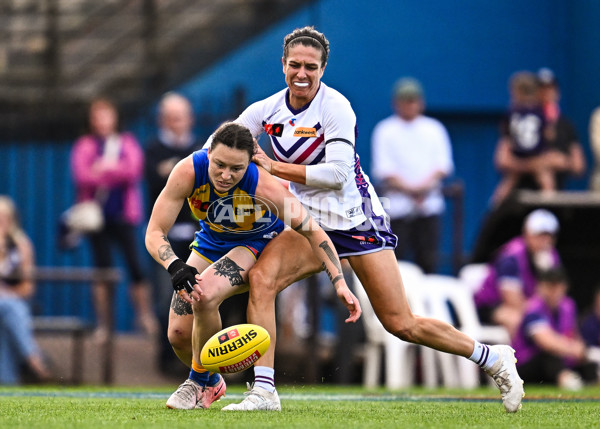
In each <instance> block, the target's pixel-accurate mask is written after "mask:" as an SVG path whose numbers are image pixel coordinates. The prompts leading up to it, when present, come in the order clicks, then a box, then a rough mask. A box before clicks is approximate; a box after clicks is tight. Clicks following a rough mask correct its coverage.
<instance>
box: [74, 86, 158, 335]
mask: <svg viewBox="0 0 600 429" xmlns="http://www.w3.org/2000/svg"><path fill="white" fill-rule="evenodd" d="M88 120H89V128H90V133H89V134H86V135H83V136H81V137H80V138H79V139H78V140H77V141H76V142H75V145H74V146H73V149H72V151H71V170H72V174H73V179H74V182H75V187H76V192H77V201H78V202H82V201H88V200H92V199H95V200H96V201H98V203H99V204H100V205H101V207H102V212H103V216H104V225H103V226H102V227H101V228H100V229H99V230H98V231H96V232H93V233H90V234H89V239H90V244H91V247H92V253H93V257H94V263H95V266H96V267H97V268H109V267H110V266H112V265H113V261H112V255H113V251H112V246H113V245H117V246H118V247H120V249H121V250H122V252H123V256H124V257H125V260H126V262H127V268H128V269H129V273H130V276H131V298H132V301H133V305H134V306H135V307H136V310H137V324H138V326H139V327H140V328H141V329H142V330H143V331H145V332H146V333H149V334H155V333H156V332H157V328H158V324H157V322H156V317H155V316H154V313H153V312H152V307H151V305H150V293H149V286H148V282H147V280H146V278H145V275H144V272H143V270H142V267H141V264H140V259H139V252H138V249H137V247H136V242H137V240H136V228H137V226H138V225H139V224H140V222H141V221H142V216H143V214H144V211H143V207H142V194H141V180H142V178H143V174H144V153H143V151H142V148H141V147H140V145H139V143H138V141H137V140H136V138H135V137H134V136H133V134H131V133H126V132H119V131H118V111H117V108H116V106H115V104H114V103H113V102H111V101H110V100H108V99H106V98H98V99H95V100H93V101H92V103H91V104H90V108H89V117H88ZM106 286H107V285H106V284H105V283H104V282H102V281H98V282H96V283H95V284H94V285H93V296H94V306H95V310H96V317H97V320H98V329H97V332H96V334H97V338H98V339H99V340H103V339H105V338H106V334H107V329H108V326H109V324H108V323H109V320H108V318H109V314H110V307H109V306H110V304H111V303H110V302H109V297H108V288H107V287H106Z"/></svg>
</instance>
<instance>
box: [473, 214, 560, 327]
mask: <svg viewBox="0 0 600 429" xmlns="http://www.w3.org/2000/svg"><path fill="white" fill-rule="evenodd" d="M558 230H559V224H558V219H557V218H556V216H554V215H553V214H552V213H551V212H549V211H548V210H544V209H537V210H534V211H533V212H531V213H529V214H528V215H527V217H526V218H525V221H524V223H523V233H522V234H521V235H520V236H518V237H515V238H513V239H512V240H510V241H509V242H508V243H506V244H505V245H504V246H502V247H501V248H500V249H499V250H498V253H497V256H496V257H495V259H494V260H493V262H492V263H490V264H489V266H490V270H489V274H488V276H487V277H486V279H485V280H484V282H483V285H482V286H481V288H480V289H479V291H477V292H476V293H475V303H476V305H477V311H478V313H479V317H480V319H481V321H482V322H483V323H487V324H495V325H502V326H504V327H505V328H506V329H507V330H508V332H509V333H510V334H511V335H513V334H514V333H515V332H516V329H517V327H518V326H519V323H520V322H521V317H522V315H523V311H524V309H525V303H526V301H527V299H528V298H530V297H531V296H532V295H533V294H534V292H535V286H536V283H537V278H536V277H537V272H538V271H539V270H540V269H548V268H550V267H555V266H558V265H560V257H559V255H558V252H557V251H556V248H555V243H556V236H557V233H558Z"/></svg>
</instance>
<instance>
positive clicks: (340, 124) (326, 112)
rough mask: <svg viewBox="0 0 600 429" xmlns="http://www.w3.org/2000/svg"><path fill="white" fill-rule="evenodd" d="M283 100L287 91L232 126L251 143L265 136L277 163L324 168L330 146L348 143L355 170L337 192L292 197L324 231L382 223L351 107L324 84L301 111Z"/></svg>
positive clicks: (302, 188)
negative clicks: (244, 129) (360, 153)
mask: <svg viewBox="0 0 600 429" xmlns="http://www.w3.org/2000/svg"><path fill="white" fill-rule="evenodd" d="M287 94H288V89H287V88H286V89H283V90H281V91H279V92H277V93H276V94H274V95H272V96H271V97H268V98H266V99H264V100H261V101H258V102H256V103H254V104H252V105H251V106H249V107H248V108H247V109H246V110H245V111H244V112H243V113H242V114H241V115H240V116H239V117H238V118H237V119H236V122H238V123H241V124H243V125H245V126H246V127H248V128H249V129H250V131H251V132H252V135H253V136H254V137H258V136H259V135H260V134H262V133H263V132H266V133H267V134H268V136H269V139H270V142H271V145H272V148H273V154H274V156H275V159H277V160H278V161H282V162H287V163H293V164H303V165H315V164H319V163H323V162H325V146H326V145H327V144H328V143H331V142H344V143H346V144H347V146H348V150H350V151H352V152H353V154H354V168H353V171H352V173H351V174H349V175H348V178H347V179H346V182H345V183H344V185H343V187H342V189H341V190H333V189H325V188H315V187H312V186H306V185H302V184H298V183H290V191H291V192H292V193H293V194H294V195H295V196H296V197H297V198H298V199H299V200H300V201H301V202H302V203H303V204H304V206H305V207H306V208H307V209H308V210H309V211H310V213H311V215H312V216H313V217H314V218H315V220H317V222H319V224H320V225H321V226H322V227H324V228H326V229H336V230H347V229H350V228H354V227H356V226H357V225H360V224H362V223H364V222H365V221H367V220H368V219H373V218H375V219H382V218H384V217H385V212H384V210H383V208H382V206H381V203H380V201H379V199H378V198H377V195H376V194H375V191H374V189H373V186H372V185H371V183H370V182H369V178H368V177H367V175H366V174H364V172H363V171H362V169H361V167H360V160H359V157H358V155H357V154H356V151H355V140H356V115H355V114H354V111H353V110H352V107H351V106H350V102H349V101H348V100H347V99H346V98H345V97H344V96H343V95H342V94H340V93H339V92H338V91H336V90H335V89H332V88H330V87H328V86H326V85H325V84H324V83H323V82H321V86H320V87H319V90H318V92H317V94H316V96H315V98H314V99H313V100H312V101H311V102H310V103H309V104H307V105H306V106H304V107H303V108H301V109H300V110H295V109H293V108H292V107H291V106H290V105H289V103H288V102H287V99H288V97H287ZM367 223H370V222H367Z"/></svg>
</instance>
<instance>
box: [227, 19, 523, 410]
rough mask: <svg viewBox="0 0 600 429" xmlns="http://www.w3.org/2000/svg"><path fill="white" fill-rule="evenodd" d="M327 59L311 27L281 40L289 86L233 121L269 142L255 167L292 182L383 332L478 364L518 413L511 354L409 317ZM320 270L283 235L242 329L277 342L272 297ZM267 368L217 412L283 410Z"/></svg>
mask: <svg viewBox="0 0 600 429" xmlns="http://www.w3.org/2000/svg"><path fill="white" fill-rule="evenodd" d="M328 55H329V42H328V40H327V39H326V38H325V36H324V35H323V34H322V33H320V32H318V31H316V30H315V29H314V28H313V27H304V28H300V29H296V30H294V31H293V32H292V33H290V34H288V35H287V36H286V37H285V38H284V42H283V57H282V65H283V73H284V75H285V82H286V84H287V87H286V88H284V89H282V90H281V91H279V92H277V93H276V94H274V95H272V96H270V97H268V98H266V99H264V100H261V101H258V102H256V103H254V104H252V105H251V106H249V107H248V108H247V109H246V110H245V111H244V112H242V114H241V115H240V116H239V117H238V118H237V119H236V120H235V122H237V123H240V124H242V125H244V126H246V127H248V128H249V129H250V131H251V132H252V135H253V136H254V137H258V136H259V135H260V134H261V133H263V132H266V133H267V134H268V137H269V140H270V142H271V145H272V148H273V154H274V158H275V160H272V159H270V158H268V157H267V156H266V155H265V154H264V153H263V152H260V153H258V154H257V155H256V156H255V157H254V161H255V162H257V163H259V164H260V165H261V166H262V167H264V168H265V170H267V171H268V172H270V173H271V174H273V175H275V176H277V177H280V178H282V179H286V180H289V181H290V182H291V183H290V191H291V192H292V193H293V194H294V195H295V196H296V197H297V198H298V199H299V200H300V201H301V202H302V204H303V205H304V206H305V207H306V208H307V209H308V211H309V213H310V214H311V215H312V217H313V218H314V219H315V220H316V221H317V222H318V223H319V224H320V225H321V226H322V227H323V228H324V229H325V230H326V231H327V234H328V235H329V237H330V238H331V240H332V242H333V244H334V245H335V247H336V250H337V253H338V255H339V256H340V257H341V258H347V260H348V261H349V263H350V265H351V266H352V268H353V270H354V272H355V273H356V275H357V276H358V278H359V280H360V282H361V283H362V286H363V287H364V288H365V289H366V292H367V294H368V296H369V299H370V301H371V304H372V305H373V308H374V310H375V313H376V314H377V316H378V317H379V320H380V321H381V323H382V324H383V326H384V327H385V328H386V329H387V330H388V331H389V332H391V333H392V334H394V335H396V336H397V337H398V338H400V339H402V340H404V341H409V342H411V343H416V344H421V345H425V346H429V347H432V348H434V349H436V350H440V351H443V352H447V353H452V354H455V355H460V356H464V357H466V358H468V359H470V360H472V361H473V362H475V363H477V364H479V365H480V366H481V367H482V368H483V369H484V370H485V371H486V372H487V373H488V374H490V375H491V376H492V377H493V378H494V380H495V381H496V384H497V385H498V387H499V389H500V391H501V393H502V400H503V403H504V407H505V408H506V410H507V411H509V412H516V411H517V410H518V409H519V407H520V405H521V398H522V397H523V394H524V392H523V382H522V380H521V379H520V378H519V375H518V373H517V370H516V367H515V357H514V350H512V348H510V347H509V346H505V345H499V346H487V345H483V344H480V343H479V342H476V341H474V340H473V339H471V338H470V337H468V336H467V335H465V334H463V333H461V332H459V331H458V330H456V329H455V328H454V327H452V326H451V325H449V324H447V323H444V322H441V321H439V320H436V319H432V318H426V317H420V316H415V315H414V314H413V313H412V312H411V310H410V307H409V305H408V301H407V298H406V294H405V292H404V286H403V284H402V278H401V275H400V271H399V269H398V264H397V262H396V258H395V256H394V251H393V249H394V247H395V245H396V240H397V238H396V236H395V235H393V234H392V232H391V231H390V228H389V225H388V221H387V217H386V214H385V212H384V210H383V208H382V205H381V203H380V201H379V199H378V197H377V195H376V194H375V192H374V190H373V187H372V185H371V183H370V182H369V178H368V177H367V176H366V175H365V174H364V173H363V171H362V169H361V166H360V161H359V157H358V155H357V154H356V149H355V143H356V142H355V138H356V116H355V114H354V111H353V110H352V107H351V106H350V103H349V102H348V100H347V99H346V98H345V97H344V96H343V95H342V94H340V93H339V92H338V91H336V90H334V89H332V88H330V87H329V86H327V85H325V84H324V83H323V82H322V81H321V77H322V76H323V73H324V71H325V67H326V65H327V59H328ZM289 249H294V257H293V258H289V257H287V256H286V255H287V252H288V251H289ZM321 270H322V267H321V261H320V260H319V258H316V257H315V254H314V252H313V251H312V250H311V247H310V246H309V244H308V242H307V241H306V240H305V239H303V237H302V236H301V235H300V234H298V232H297V231H292V230H290V231H283V232H282V233H281V234H280V235H279V236H278V237H277V239H275V240H273V241H272V243H270V244H269V246H267V247H266V249H265V251H264V253H263V255H262V256H261V258H260V259H259V260H258V262H257V263H256V264H255V265H254V267H253V268H252V270H251V271H250V275H249V278H250V284H251V288H250V291H249V304H248V321H249V322H251V323H255V324H258V325H261V326H263V327H265V328H266V329H267V330H268V331H269V333H270V335H271V341H274V340H275V338H276V326H275V310H274V307H273V301H274V297H275V296H276V295H277V293H279V292H280V291H281V290H283V289H284V288H286V287H287V286H288V285H289V284H292V283H293V282H295V281H297V280H298V279H301V278H304V277H306V276H308V275H310V274H313V273H317V272H319V271H321ZM273 363H274V353H273V348H270V349H269V351H268V352H267V353H266V354H265V356H264V357H262V358H261V359H260V360H259V361H258V362H257V363H256V364H255V383H254V385H253V388H252V390H251V391H250V392H249V394H248V395H247V397H246V398H245V399H244V400H243V401H242V402H241V403H240V404H230V405H228V406H226V407H224V408H223V409H224V410H254V409H279V405H278V404H277V403H276V402H278V399H277V398H276V397H274V396H273V394H272V392H273V391H274V389H275V386H274V378H273ZM269 370H270V372H269ZM266 374H270V376H271V378H268V377H267V376H266Z"/></svg>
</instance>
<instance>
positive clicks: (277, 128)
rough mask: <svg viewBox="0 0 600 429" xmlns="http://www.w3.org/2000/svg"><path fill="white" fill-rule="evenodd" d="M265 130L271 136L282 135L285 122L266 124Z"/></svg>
mask: <svg viewBox="0 0 600 429" xmlns="http://www.w3.org/2000/svg"><path fill="white" fill-rule="evenodd" d="M265 132H266V133H267V134H268V135H270V136H275V137H281V136H282V135H283V124H265Z"/></svg>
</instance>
